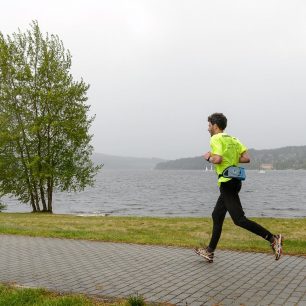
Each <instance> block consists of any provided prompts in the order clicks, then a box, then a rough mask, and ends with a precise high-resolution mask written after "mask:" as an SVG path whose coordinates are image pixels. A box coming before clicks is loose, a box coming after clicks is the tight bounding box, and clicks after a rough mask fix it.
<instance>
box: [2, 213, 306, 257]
mask: <svg viewBox="0 0 306 306" xmlns="http://www.w3.org/2000/svg"><path fill="white" fill-rule="evenodd" d="M251 219H252V220H254V221H256V222H258V223H259V224H261V225H262V226H264V227H266V228H267V229H268V230H270V231H271V232H272V233H275V234H277V233H282V234H283V235H284V236H285V243H284V253H285V254H291V255H306V218H299V219H275V218H251ZM211 229H212V221H211V218H151V217H112V216H108V217H79V216H72V215H50V214H42V213H0V234H14V235H26V236H39V237H57V238H68V239H87V240H96V241H111V242H125V243H138V244H154V245H167V246H180V247H188V248H191V247H194V246H198V245H199V244H205V243H208V242H209V238H210V234H211ZM218 248H219V249H227V250H239V251H248V252H249V251H256V252H270V251H271V250H270V248H269V247H268V244H267V242H266V241H264V240H263V239H262V238H260V237H258V236H256V235H253V234H252V233H249V232H248V231H246V230H244V229H241V228H239V227H237V226H235V225H234V224H233V222H232V220H231V219H230V218H226V220H225V223H224V226H223V232H222V236H221V239H220V243H219V245H218Z"/></svg>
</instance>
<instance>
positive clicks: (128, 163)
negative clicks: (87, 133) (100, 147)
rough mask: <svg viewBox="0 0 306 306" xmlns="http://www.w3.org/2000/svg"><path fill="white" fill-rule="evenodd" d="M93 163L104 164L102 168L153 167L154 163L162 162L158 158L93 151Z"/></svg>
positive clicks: (162, 160)
mask: <svg viewBox="0 0 306 306" xmlns="http://www.w3.org/2000/svg"><path fill="white" fill-rule="evenodd" d="M92 160H93V162H94V163H95V164H104V166H103V169H118V170H119V169H154V168H155V166H156V164H158V163H160V162H164V161H165V160H164V159H160V158H137V157H123V156H114V155H107V154H102V153H94V154H93V155H92Z"/></svg>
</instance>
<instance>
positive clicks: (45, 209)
mask: <svg viewBox="0 0 306 306" xmlns="http://www.w3.org/2000/svg"><path fill="white" fill-rule="evenodd" d="M39 183H40V186H39V189H40V198H41V202H42V206H43V211H48V209H47V204H46V199H45V191H44V186H43V182H42V180H40V182H39Z"/></svg>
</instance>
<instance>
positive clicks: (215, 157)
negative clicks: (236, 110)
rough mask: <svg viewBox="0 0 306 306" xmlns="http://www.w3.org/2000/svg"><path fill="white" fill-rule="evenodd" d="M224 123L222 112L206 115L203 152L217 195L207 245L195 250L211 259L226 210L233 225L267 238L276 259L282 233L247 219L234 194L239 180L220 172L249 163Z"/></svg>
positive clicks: (243, 149)
mask: <svg viewBox="0 0 306 306" xmlns="http://www.w3.org/2000/svg"><path fill="white" fill-rule="evenodd" d="M226 126H227V118H226V117H225V116H224V115H223V114H222V113H214V114H212V115H211V116H209V117H208V131H209V133H210V135H211V139H210V147H211V151H210V152H207V153H206V154H205V155H204V158H205V159H206V160H207V161H208V162H210V163H212V164H214V165H215V170H216V172H217V175H218V177H219V179H218V186H219V188H220V196H219V198H218V201H217V203H216V206H215V208H214V210H213V213H212V219H213V230H212V237H211V240H210V243H209V245H208V247H207V248H196V249H195V252H196V254H198V255H200V256H202V257H204V258H205V259H206V260H207V261H208V262H213V259H214V251H215V249H216V247H217V244H218V241H219V238H220V236H221V232H222V225H223V222H224V218H225V215H226V212H227V211H228V212H229V214H230V216H231V218H232V220H233V221H234V223H235V225H238V226H240V227H242V228H245V229H246V230H248V231H250V232H252V233H254V234H256V235H258V236H261V237H262V238H264V239H265V240H267V241H269V242H270V244H271V247H272V250H273V251H274V254H275V259H276V260H278V259H279V258H280V256H281V254H282V240H283V237H282V235H273V234H271V233H270V232H269V231H268V230H267V229H265V228H263V227H262V226H261V225H259V224H257V223H256V222H254V221H251V220H249V219H247V218H246V217H245V214H244V211H243V209H242V206H241V202H240V198H239V195H238V193H239V191H240V189H241V180H239V179H236V178H226V177H223V171H224V170H225V169H226V168H228V167H230V166H237V165H238V164H239V163H249V162H250V157H249V155H248V152H247V148H246V147H245V146H244V145H243V144H242V143H241V142H240V141H239V140H238V139H237V138H235V137H232V136H230V135H228V134H226V133H225V132H224V130H225V128H226Z"/></svg>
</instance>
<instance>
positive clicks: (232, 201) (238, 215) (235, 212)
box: [209, 179, 272, 250]
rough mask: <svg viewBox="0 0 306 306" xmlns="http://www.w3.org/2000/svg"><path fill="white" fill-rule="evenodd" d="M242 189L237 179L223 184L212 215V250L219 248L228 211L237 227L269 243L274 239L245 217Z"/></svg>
mask: <svg viewBox="0 0 306 306" xmlns="http://www.w3.org/2000/svg"><path fill="white" fill-rule="evenodd" d="M240 189H241V181H239V180H236V179H231V180H230V181H228V182H225V183H221V186H220V196H219V198H218V201H217V203H216V206H215V208H214V211H213V213H212V219H213V231H212V237H211V241H210V243H209V249H210V250H215V249H216V247H217V244H218V241H219V239H220V236H221V232H222V225H223V222H224V218H225V215H226V212H227V211H228V212H229V214H230V216H231V218H232V219H233V221H234V223H235V224H236V225H238V226H240V227H242V228H245V229H246V230H248V231H250V232H252V233H254V234H256V235H258V236H261V237H262V238H264V239H266V240H268V241H269V240H270V238H271V237H272V234H271V233H270V232H269V231H268V230H266V229H265V228H263V227H262V226H261V225H259V224H257V223H256V222H254V221H251V220H249V219H247V218H246V217H245V214H244V211H243V209H242V206H241V202H240V198H239V195H238V193H239V191H240Z"/></svg>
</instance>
